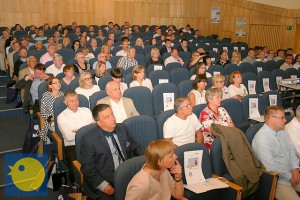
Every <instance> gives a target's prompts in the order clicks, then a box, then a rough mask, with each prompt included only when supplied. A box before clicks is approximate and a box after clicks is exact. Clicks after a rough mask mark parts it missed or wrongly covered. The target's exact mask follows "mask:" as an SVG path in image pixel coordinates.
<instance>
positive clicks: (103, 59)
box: [93, 53, 112, 69]
mask: <svg viewBox="0 0 300 200" xmlns="http://www.w3.org/2000/svg"><path fill="white" fill-rule="evenodd" d="M99 61H101V62H104V63H105V65H106V69H111V68H112V66H111V64H110V62H108V61H107V60H106V55H105V54H104V53H99V54H98V61H97V62H94V64H93V69H95V68H96V66H97V64H98V62H99Z"/></svg>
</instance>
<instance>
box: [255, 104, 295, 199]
mask: <svg viewBox="0 0 300 200" xmlns="http://www.w3.org/2000/svg"><path fill="white" fill-rule="evenodd" d="M264 118H265V124H264V125H263V126H262V127H261V128H260V129H259V131H258V132H257V133H256V134H255V136H254V138H253V141H252V149H253V151H254V153H255V154H256V156H257V158H258V160H259V161H260V162H261V163H262V165H263V167H264V168H265V169H266V170H267V171H270V172H275V173H277V174H278V176H279V179H278V183H277V187H276V192H275V198H276V199H277V200H286V199H299V196H298V194H297V193H296V191H297V192H299V191H300V185H299V180H300V174H299V159H298V158H297V155H296V150H295V149H294V148H293V146H292V145H291V144H290V142H289V140H288V138H287V136H286V133H285V132H284V126H285V123H286V119H285V114H284V109H283V108H282V107H279V106H269V107H267V108H266V109H265V113H264Z"/></svg>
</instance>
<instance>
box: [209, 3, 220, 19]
mask: <svg viewBox="0 0 300 200" xmlns="http://www.w3.org/2000/svg"><path fill="white" fill-rule="evenodd" d="M220 16H221V10H220V7H211V18H210V22H211V23H220Z"/></svg>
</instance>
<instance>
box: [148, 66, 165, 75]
mask: <svg viewBox="0 0 300 200" xmlns="http://www.w3.org/2000/svg"><path fill="white" fill-rule="evenodd" d="M157 68H161V70H165V67H164V65H162V64H151V65H149V66H147V73H148V74H150V72H153V71H154V69H157Z"/></svg>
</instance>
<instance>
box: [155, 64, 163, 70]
mask: <svg viewBox="0 0 300 200" xmlns="http://www.w3.org/2000/svg"><path fill="white" fill-rule="evenodd" d="M156 70H162V65H154V71H156Z"/></svg>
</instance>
